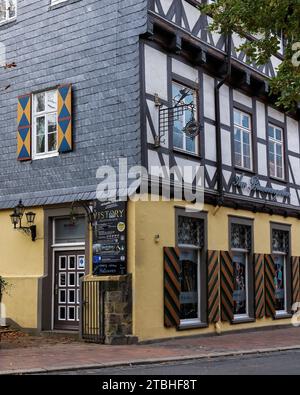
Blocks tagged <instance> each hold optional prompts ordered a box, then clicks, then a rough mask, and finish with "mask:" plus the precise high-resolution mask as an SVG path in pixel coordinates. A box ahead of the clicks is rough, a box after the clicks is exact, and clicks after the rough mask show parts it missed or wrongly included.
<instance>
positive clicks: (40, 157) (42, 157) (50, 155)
mask: <svg viewBox="0 0 300 395" xmlns="http://www.w3.org/2000/svg"><path fill="white" fill-rule="evenodd" d="M58 156H59V153H58V152H55V153H53V154H47V155H41V156H33V157H32V161H36V160H42V159H49V158H56V157H58Z"/></svg>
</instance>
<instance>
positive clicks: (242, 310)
mask: <svg viewBox="0 0 300 395" xmlns="http://www.w3.org/2000/svg"><path fill="white" fill-rule="evenodd" d="M233 273H234V291H233V301H234V314H235V315H237V314H239V315H241V314H247V291H246V287H247V267H246V254H236V255H234V257H233Z"/></svg>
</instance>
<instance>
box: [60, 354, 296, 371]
mask: <svg viewBox="0 0 300 395" xmlns="http://www.w3.org/2000/svg"><path fill="white" fill-rule="evenodd" d="M60 374H68V375H99V376H101V375H108V376H113V375H147V376H150V375H166V376H168V375H177V376H184V375H198V376H203V375H298V374H300V351H296V350H295V351H288V352H280V353H271V354H260V355H251V356H239V357H225V358H217V359H201V360H196V361H190V362H173V363H165V364H155V365H138V366H132V367H118V368H103V369H90V370H80V371H72V372H63V373H60Z"/></svg>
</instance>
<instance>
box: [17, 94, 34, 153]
mask: <svg viewBox="0 0 300 395" xmlns="http://www.w3.org/2000/svg"><path fill="white" fill-rule="evenodd" d="M17 117H18V119H17V123H18V131H17V158H18V160H19V161H26V160H31V94H27V95H24V96H20V97H18V115H17Z"/></svg>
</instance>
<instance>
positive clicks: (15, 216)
mask: <svg viewBox="0 0 300 395" xmlns="http://www.w3.org/2000/svg"><path fill="white" fill-rule="evenodd" d="M24 213H25V206H24V205H23V204H22V200H20V202H19V204H18V205H17V206H16V207H15V208H14V211H13V213H12V214H11V215H10V219H11V222H12V224H13V226H14V229H19V230H22V231H23V232H24V233H26V234H27V235H29V236H31V239H32V241H35V239H36V225H34V220H35V215H36V214H35V213H33V212H32V211H29V212H27V213H26V214H25V216H26V220H27V224H28V226H22V218H23V216H24Z"/></svg>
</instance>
